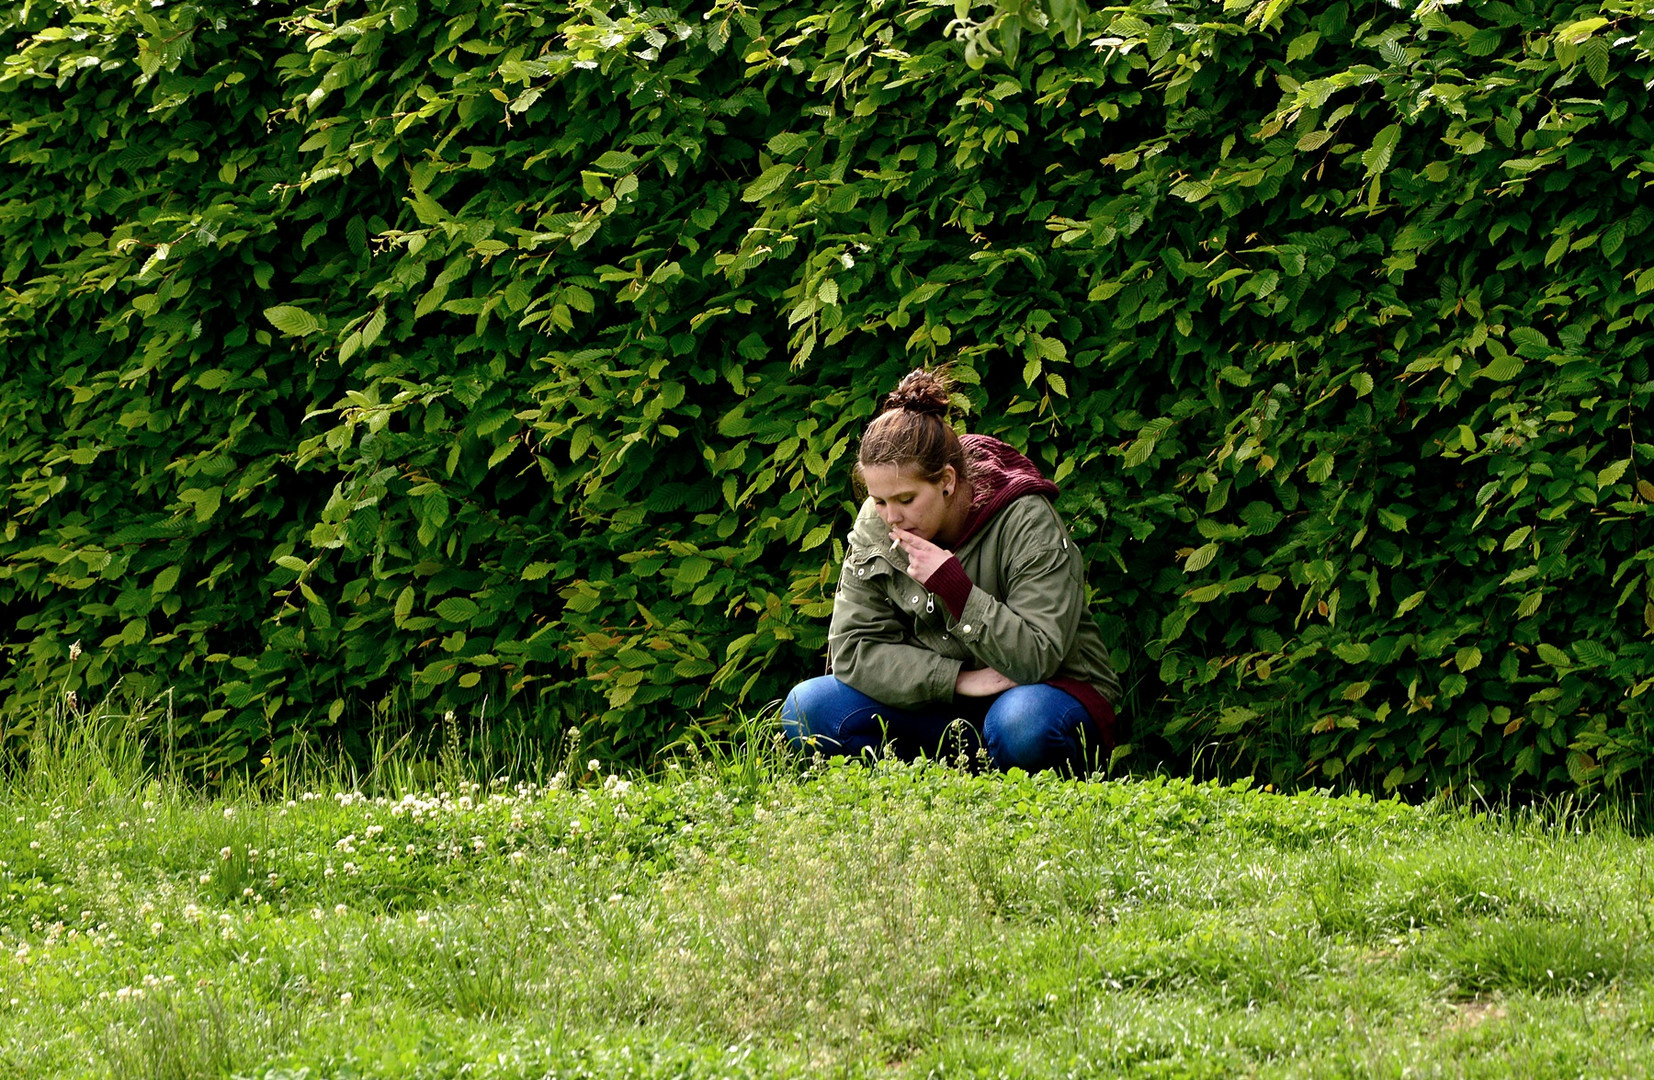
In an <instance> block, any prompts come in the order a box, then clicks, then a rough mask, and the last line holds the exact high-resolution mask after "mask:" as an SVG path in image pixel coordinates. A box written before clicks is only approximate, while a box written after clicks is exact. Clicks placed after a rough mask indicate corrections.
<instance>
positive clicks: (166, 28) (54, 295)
mask: <svg viewBox="0 0 1654 1080" xmlns="http://www.w3.org/2000/svg"><path fill="white" fill-rule="evenodd" d="M972 11H973V7H972V5H970V4H968V3H967V4H963V5H955V4H954V3H952V2H949V3H946V4H941V3H934V2H929V0H904V2H892V3H888V4H883V5H865V4H851V3H848V2H844V0H834V2H831V3H828V4H826V5H822V4H813V5H802V4H792V3H786V2H783V0H768V2H759V3H755V4H742V3H737V2H734V0H710V2H707V0H703V2H701V3H695V4H689V3H681V4H679V5H677V6H673V7H659V8H648V9H643V8H641V7H634V8H622V7H618V6H615V5H612V4H606V3H597V2H591V0H587V2H576V3H568V4H565V5H560V6H556V7H547V6H534V7H530V8H522V7H518V6H512V5H504V4H497V3H493V2H482V0H448V2H444V3H438V4H435V5H433V6H431V7H429V8H427V9H424V10H422V11H417V10H416V9H415V8H414V7H411V6H408V5H406V4H404V3H400V2H395V0H367V2H365V3H360V4H349V5H318V6H314V7H308V6H279V5H278V6H271V5H263V6H258V7H252V6H244V5H215V4H203V5H169V6H162V7H151V6H150V5H149V4H148V3H136V2H130V0H102V2H99V3H87V4H60V5H25V6H22V7H13V8H12V9H10V10H9V11H8V13H7V14H6V15H5V16H3V19H4V22H3V24H0V43H3V45H4V56H5V60H4V67H3V69H0V101H3V102H4V105H3V106H0V108H3V109H4V114H3V115H4V123H5V126H4V130H5V131H6V133H7V134H6V136H5V142H4V144H3V147H4V148H3V151H0V152H3V153H4V154H5V156H6V162H7V166H8V167H7V170H6V173H5V179H4V180H0V185H3V190H4V196H3V203H0V206H3V207H4V209H3V210H0V238H3V240H0V251H3V253H4V256H3V257H4V267H3V268H0V285H3V292H0V363H3V364H4V365H5V367H4V374H5V377H4V380H3V390H0V393H3V394H4V396H5V397H4V400H5V402H6V408H5V410H4V420H3V423H4V439H3V440H0V477H3V480H4V487H3V490H4V493H5V494H4V496H3V497H4V499H5V522H6V524H5V532H4V535H3V537H0V551H3V563H0V612H3V617H4V618H5V619H6V621H7V622H8V623H9V624H10V625H13V626H15V628H16V629H15V632H14V633H13V634H12V635H10V637H9V639H8V644H7V649H6V656H7V664H8V667H6V668H5V669H0V692H3V693H5V694H6V695H7V700H8V701H9V702H10V703H11V707H12V708H13V709H14V710H19V712H18V713H17V715H27V710H29V709H30V708H34V707H35V706H36V704H37V703H38V702H40V701H41V700H42V699H44V698H45V697H48V696H50V695H55V694H58V693H60V692H61V691H62V690H63V689H65V688H67V689H75V690H79V691H82V692H86V691H89V690H91V691H95V690H96V688H98V687H100V686H107V685H108V684H109V683H110V682H111V681H112V680H113V679H114V678H116V677H117V675H122V674H124V676H125V678H126V679H127V680H128V681H129V687H130V688H131V689H133V690H134V691H135V692H136V693H139V694H151V695H152V694H154V693H155V692H157V691H159V690H160V689H161V688H162V687H163V686H172V687H174V688H175V703H176V715H177V717H178V728H179V731H180V734H182V735H183V736H184V737H186V738H187V739H188V740H190V742H191V744H192V745H195V746H199V747H205V748H209V753H208V756H207V759H206V760H207V761H208V762H209V763H219V764H222V763H229V762H232V761H234V760H236V759H237V758H239V757H240V756H241V755H243V754H245V753H246V752H247V750H248V749H249V748H250V747H252V746H255V745H258V744H260V743H263V742H265V741H269V742H271V743H273V744H274V745H275V747H276V748H277V749H278V750H281V749H283V748H285V747H286V746H288V745H289V744H291V743H293V742H294V741H296V740H300V739H302V738H305V737H308V734H309V733H313V732H316V731H322V730H325V729H328V728H329V727H336V728H338V729H340V730H342V731H345V732H353V731H361V730H363V729H365V727H366V725H367V723H368V720H369V717H368V715H367V714H368V713H369V711H370V710H372V709H377V710H380V711H382V710H383V709H385V708H387V707H388V704H389V703H390V702H391V701H393V700H396V701H400V702H402V703H404V705H408V704H410V703H411V707H413V708H415V709H417V710H418V711H419V712H420V713H421V714H423V715H430V716H435V715H438V714H440V713H442V712H444V711H448V710H454V711H458V712H460V713H462V714H466V715H470V714H474V713H476V712H478V711H481V710H482V709H484V708H485V707H486V708H487V709H489V710H492V711H495V712H499V711H515V712H517V713H518V714H519V715H522V716H526V717H529V718H532V719H533V720H534V721H535V722H537V723H541V724H544V725H546V726H547V727H548V728H551V727H555V726H558V725H561V724H562V723H564V722H565V721H566V720H568V719H570V718H573V717H581V718H584V717H586V716H588V715H591V716H593V718H594V720H595V723H594V724H592V725H589V726H588V727H587V738H588V740H595V741H596V742H598V743H600V744H602V745H606V746H607V747H608V748H610V749H611V750H613V751H614V752H618V753H623V754H642V753H646V752H648V751H649V750H651V749H652V748H655V747H659V746H661V745H663V744H664V743H665V742H667V741H668V740H669V739H670V738H671V737H672V735H673V733H674V731H676V730H678V729H680V728H681V727H682V726H683V725H685V724H688V723H693V722H703V723H715V722H716V718H717V717H720V716H723V715H727V712H728V709H729V707H730V706H731V705H732V704H735V703H738V702H747V703H752V704H761V703H762V702H764V701H767V700H771V699H773V698H776V697H778V696H780V694H782V693H783V692H784V691H785V689H786V687H787V685H788V684H789V683H790V682H791V681H793V680H794V679H796V678H797V677H799V676H801V675H804V674H809V673H812V672H813V670H815V669H816V667H817V665H818V663H819V660H818V657H819V655H820V652H821V648H822V643H823V636H824V616H825V614H826V613H827V611H828V610H829V605H830V596H831V589H832V584H833V580H834V575H835V573H836V567H837V564H838V561H839V557H840V556H841V554H842V552H841V551H839V548H838V544H839V541H838V540H836V539H834V537H835V536H836V535H837V534H838V533H840V531H841V530H842V528H843V526H844V523H845V521H846V520H847V516H848V514H849V512H850V509H851V504H850V496H849V491H848V484H847V464H848V462H847V457H848V456H849V455H850V454H853V452H854V450H853V442H854V438H855V436H856V434H857V432H858V431H859V428H860V426H861V424H862V423H863V422H864V421H865V420H866V418H867V417H868V416H869V415H871V413H872V411H873V408H874V402H875V401H876V398H877V396H878V394H879V393H880V391H881V390H882V389H883V388H884V387H886V386H887V385H888V384H890V383H892V382H893V381H894V379H895V378H896V377H897V376H899V374H900V373H902V372H904V371H905V370H907V369H908V368H910V367H912V366H914V365H915V364H917V363H921V362H926V363H928V362H933V361H951V362H952V363H953V364H954V370H955V373H956V375H957V376H958V378H959V380H960V383H961V403H962V404H964V405H966V406H968V407H969V409H970V411H971V426H972V427H973V428H974V429H975V430H980V431H984V432H986V433H989V434H995V435H999V436H1001V437H1003V438H1006V439H1007V440H1009V441H1011V442H1012V443H1013V444H1015V445H1017V446H1018V447H1020V448H1023V449H1025V450H1026V451H1027V452H1028V453H1029V454H1030V455H1031V456H1032V457H1033V458H1034V459H1035V460H1036V461H1037V462H1038V463H1040V464H1041V465H1042V466H1043V467H1045V468H1046V469H1048V470H1049V471H1050V472H1051V474H1052V475H1054V476H1055V478H1056V479H1057V480H1058V482H1059V483H1060V484H1062V485H1063V486H1064V488H1065V494H1064V496H1063V499H1062V501H1061V504H1060V505H1061V509H1062V510H1063V511H1064V512H1065V514H1067V515H1068V517H1069V520H1070V521H1071V522H1072V523H1073V526H1074V531H1075V534H1076V536H1078V537H1080V538H1081V539H1082V540H1083V542H1084V543H1085V544H1086V545H1087V549H1088V553H1089V557H1090V560H1091V567H1092V580H1091V585H1092V587H1093V589H1094V590H1095V592H1096V598H1097V609H1098V611H1099V612H1100V613H1101V617H1102V618H1103V620H1104V622H1105V627H1106V630H1107V632H1108V634H1109V635H1110V638H1111V641H1112V642H1113V643H1115V644H1116V645H1117V646H1118V648H1117V653H1118V659H1119V660H1120V663H1121V666H1122V668H1123V669H1125V670H1126V671H1127V672H1128V673H1129V674H1130V676H1131V678H1132V680H1133V681H1134V689H1133V692H1132V696H1131V700H1130V701H1129V702H1128V703H1127V704H1128V706H1129V707H1130V713H1131V716H1130V720H1131V721H1132V722H1133V723H1134V725H1135V727H1136V729H1137V732H1138V733H1139V735H1156V734H1160V733H1162V732H1163V733H1164V734H1165V735H1166V737H1167V738H1168V739H1169V740H1170V744H1171V747H1172V749H1173V750H1174V751H1175V752H1177V753H1179V754H1183V753H1191V752H1196V753H1198V752H1204V750H1205V749H1206V748H1214V749H1215V755H1214V756H1213V757H1212V758H1211V760H1214V761H1217V762H1220V763H1221V764H1222V765H1223V767H1225V768H1239V769H1251V770H1256V771H1257V772H1258V773H1259V774H1260V775H1262V776H1265V777H1268V778H1270V779H1272V780H1274V781H1275V782H1276V783H1278V784H1283V785H1295V784H1298V783H1302V782H1305V781H1306V780H1309V779H1311V778H1312V777H1313V778H1315V779H1316V780H1317V782H1320V781H1324V780H1335V781H1336V782H1339V783H1355V784H1361V785H1367V786H1372V787H1380V786H1382V787H1386V788H1395V787H1397V786H1400V785H1413V784H1419V785H1428V786H1430V787H1442V786H1449V785H1458V784H1462V783H1467V782H1476V783H1480V784H1488V785H1494V786H1504V785H1510V784H1520V785H1528V786H1533V787H1558V786H1572V785H1589V784H1595V783H1599V782H1612V781H1615V780H1617V779H1618V778H1620V777H1622V776H1624V775H1626V774H1627V773H1628V772H1637V771H1640V770H1643V769H1644V768H1645V767H1646V765H1647V763H1648V761H1649V757H1650V753H1651V746H1650V733H1649V728H1650V725H1649V707H1648V704H1647V703H1648V701H1649V700H1650V698H1649V696H1648V695H1646V694H1645V693H1644V691H1645V690H1646V689H1648V687H1649V686H1650V680H1649V679H1648V677H1647V672H1649V671H1651V670H1654V662H1651V661H1654V658H1651V657H1650V655H1649V647H1648V636H1649V634H1650V633H1651V632H1654V571H1651V569H1650V555H1649V551H1650V550H1651V548H1650V546H1649V544H1648V542H1647V539H1646V524H1645V523H1646V520H1647V516H1648V513H1649V509H1648V508H1649V505H1650V502H1651V501H1654V478H1650V477H1648V476H1646V475H1645V474H1643V473H1642V472H1641V470H1642V469H1643V468H1646V467H1649V465H1650V464H1651V463H1654V443H1648V442H1645V441H1643V439H1644V437H1645V436H1644V433H1643V432H1642V431H1641V429H1640V422H1641V419H1642V416H1643V411H1644V410H1645V409H1646V408H1647V406H1648V398H1649V392H1650V389H1651V387H1654V381H1651V380H1650V375H1649V370H1648V361H1647V359H1646V353H1647V352H1648V346H1649V343H1650V339H1649V323H1648V317H1649V315H1650V314H1651V313H1654V299H1651V298H1650V295H1649V294H1650V293H1651V292H1654V265H1651V264H1650V263H1649V262H1648V261H1647V260H1646V258H1645V254H1644V252H1645V250H1646V248H1647V243H1646V237H1647V234H1648V230H1649V226H1650V225H1651V224H1654V213H1650V211H1649V210H1648V208H1647V205H1646V203H1647V200H1646V197H1645V196H1644V188H1645V184H1646V183H1647V181H1648V178H1649V174H1650V173H1651V172H1654V157H1651V156H1650V154H1649V152H1648V149H1647V148H1648V146H1649V145H1650V144H1651V142H1654V130H1651V129H1650V126H1649V123H1648V121H1647V120H1646V119H1645V115H1646V114H1647V113H1648V112H1649V108H1648V105H1649V102H1648V96H1649V91H1648V89H1647V85H1646V84H1647V83H1648V81H1649V78H1650V74H1651V72H1650V70H1649V68H1650V55H1651V51H1654V29H1650V23H1649V6H1648V4H1647V3H1646V2H1642V0H1637V2H1624V0H1610V2H1608V3H1605V4H1601V5H1592V4H1575V3H1571V2H1567V3H1564V2H1538V0H1523V2H1518V3H1509V4H1506V3H1500V4H1488V5H1483V6H1482V7H1479V8H1477V9H1475V10H1474V11H1472V10H1469V9H1465V8H1439V9H1438V8H1436V7H1434V6H1432V5H1425V6H1424V7H1421V8H1420V9H1419V10H1418V11H1416V12H1413V13H1408V12H1405V11H1400V10H1396V9H1394V8H1391V7H1389V6H1388V5H1375V6H1351V5H1348V4H1344V3H1335V4H1330V5H1325V6H1324V7H1315V8H1311V7H1308V6H1303V7H1300V6H1294V5H1291V4H1289V3H1285V2H1283V0H1264V2H1262V3H1258V4H1256V5H1253V4H1250V3H1247V2H1245V0H1241V2H1230V3H1226V4H1225V5H1223V6H1222V8H1221V9H1219V8H1218V7H1217V6H1216V5H1210V4H1198V5H1196V4H1189V5H1179V6H1175V7H1174V6H1167V5H1165V4H1160V3H1155V4H1149V3H1141V4H1136V5H1133V6H1130V7H1117V8H1111V9H1108V10H1107V11H1102V10H1099V11H1095V12H1088V11H1087V9H1086V8H1085V7H1084V6H1083V5H1080V4H1078V3H1075V4H1068V3H1057V2H1050V3H1046V4H1044V5H1039V6H1038V10H1036V5H1032V4H1025V5H1021V6H1014V5H999V6H995V7H994V8H993V10H992V13H987V5H982V7H981V9H980V10H979V11H978V12H977V13H978V14H985V18H983V19H976V18H975V16H973V14H972ZM1013 14H1014V17H1015V19H1017V20H1018V25H1021V26H1025V27H1027V28H1028V29H1031V30H1038V31H1040V32H1039V33H1034V34H1030V35H1028V36H1026V37H1019V38H1018V39H1017V42H1016V43H1015V44H1013V43H1012V42H1010V41H1007V40H1006V39H1005V37H1004V36H1003V35H1004V33H1005V31H1004V29H1003V27H1004V26H1006V25H1009V22H1008V20H1009V19H1011V18H1012V16H1013ZM1075 19H1078V20H1079V22H1078V24H1077V25H1078V28H1079V31H1080V32H1079V33H1077V34H1076V33H1071V32H1070V31H1071V30H1072V29H1073V27H1074V25H1075V23H1074V20H1075ZM990 24H992V25H991V26H990ZM984 28H986V29H984ZM1018 33H1020V31H1019V32H1018ZM973 35H974V36H973ZM994 35H998V36H994ZM960 36H963V37H964V38H965V39H966V40H967V43H969V42H972V41H980V42H983V43H986V44H987V45H988V46H991V47H992V48H993V49H997V50H998V51H999V53H1000V54H1001V55H1000V56H998V57H997V58H994V60H993V63H991V64H985V65H984V66H982V67H981V68H980V69H975V68H973V67H972V66H971V65H969V64H961V63H960V54H961V48H962V46H961V44H960V42H959V40H957V39H958V37H960ZM978 51H980V47H979V49H978ZM1174 553H1175V557H1174ZM77 640H78V641H80V642H81V643H82V644H83V645H84V647H85V649H86V653H85V655H84V656H83V657H81V658H80V659H79V660H76V661H71V660H70V658H69V646H70V644H71V643H72V642H75V641H77Z"/></svg>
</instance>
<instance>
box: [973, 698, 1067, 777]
mask: <svg viewBox="0 0 1654 1080" xmlns="http://www.w3.org/2000/svg"><path fill="white" fill-rule="evenodd" d="M1085 719H1086V713H1085V706H1083V705H1081V704H1080V703H1079V702H1078V701H1076V700H1075V699H1074V698H1073V697H1071V696H1069V695H1068V694H1066V693H1064V692H1063V691H1061V690H1058V689H1057V688H1056V687H1052V686H1044V685H1039V686H1019V687H1014V688H1012V689H1010V690H1007V691H1006V692H1005V693H1004V694H1002V695H1000V697H999V700H998V701H996V702H994V705H993V707H992V708H991V709H989V710H988V715H987V717H986V718H985V720H984V722H983V735H984V737H985V741H986V742H987V744H988V753H989V754H990V755H991V756H992V758H993V761H994V764H995V765H997V766H998V767H999V768H1001V769H1010V768H1019V769H1026V770H1027V771H1029V772H1036V771H1038V770H1040V769H1051V768H1059V767H1067V766H1071V765H1072V764H1073V761H1074V760H1075V757H1076V755H1077V753H1078V751H1079V738H1080V728H1081V725H1082V724H1083V723H1084V722H1085Z"/></svg>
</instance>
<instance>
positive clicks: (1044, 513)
mask: <svg viewBox="0 0 1654 1080" xmlns="http://www.w3.org/2000/svg"><path fill="white" fill-rule="evenodd" d="M1003 513H1006V514H1014V515H1016V517H1015V518H1014V519H1013V520H1009V521H1007V522H1006V526H1007V528H1005V529H1004V530H1003V532H1002V535H1001V536H1000V537H999V538H998V552H999V554H998V557H999V559H1000V561H1001V563H1002V565H1001V569H1000V579H1001V582H1002V588H1003V590H1004V594H1005V595H1004V596H1003V597H997V598H996V597H994V596H993V595H991V594H990V593H988V592H987V591H986V590H984V589H982V588H980V587H979V586H976V585H974V584H972V585H970V587H969V590H968V592H964V590H963V589H960V590H958V591H959V592H962V593H963V603H962V604H960V605H959V607H958V610H957V611H956V612H955V617H956V620H957V621H956V625H955V626H954V628H953V633H954V635H955V637H957V638H958V639H959V641H960V642H961V643H963V644H964V645H965V646H966V647H967V648H969V649H970V650H971V655H972V656H973V657H974V658H975V659H976V661H977V662H978V663H979V664H981V666H982V667H984V668H988V669H992V670H994V671H996V672H1001V673H1003V675H1004V676H1005V678H1007V679H1009V680H1010V681H1011V682H1012V683H1013V684H1026V683H1038V682H1044V681H1045V680H1046V679H1049V678H1051V677H1052V676H1053V675H1055V674H1056V673H1057V670H1058V669H1059V668H1060V667H1061V666H1062V661H1063V659H1064V657H1066V656H1067V655H1068V650H1069V648H1070V647H1071V646H1072V645H1073V644H1074V638H1075V636H1076V634H1078V632H1079V626H1080V619H1081V618H1082V617H1084V614H1085V583H1084V580H1083V577H1084V573H1083V571H1084V566H1083V561H1082V559H1081V557H1080V552H1079V549H1078V548H1077V547H1076V546H1075V544H1074V543H1073V541H1071V540H1069V539H1068V530H1067V529H1065V528H1064V527H1063V524H1062V522H1061V520H1060V519H1059V518H1058V517H1057V513H1056V511H1055V510H1054V509H1052V507H1051V504H1050V503H1048V502H1046V501H1045V500H1043V499H1022V500H1018V501H1017V502H1016V503H1013V504H1012V505H1011V506H1010V507H1007V508H1006V509H1005V510H1004V511H1003ZM902 546H903V547H904V548H905V549H906V550H907V551H908V557H909V562H910V565H915V566H919V567H925V566H931V565H932V564H935V565H936V566H937V567H940V565H941V564H942V563H943V562H946V561H947V559H948V556H947V554H946V553H945V552H941V549H939V548H935V547H934V545H930V544H928V543H927V542H926V541H923V540H919V539H918V538H916V537H911V536H909V537H907V538H904V540H903V545H902ZM926 548H929V549H930V550H925V549H926ZM938 553H940V555H941V558H940V559H938V558H936V555H937V554H938ZM955 565H956V566H957V563H955ZM959 574H960V577H961V579H963V571H962V570H960V571H959ZM952 591H954V590H950V592H952ZM949 607H950V611H951V610H953V607H954V605H953V604H952V603H950V604H949Z"/></svg>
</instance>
